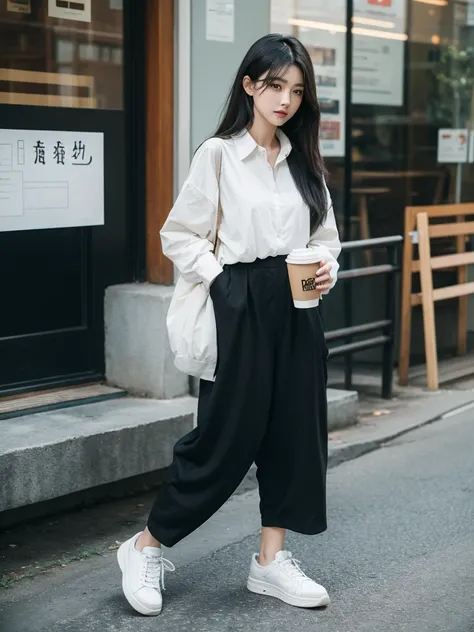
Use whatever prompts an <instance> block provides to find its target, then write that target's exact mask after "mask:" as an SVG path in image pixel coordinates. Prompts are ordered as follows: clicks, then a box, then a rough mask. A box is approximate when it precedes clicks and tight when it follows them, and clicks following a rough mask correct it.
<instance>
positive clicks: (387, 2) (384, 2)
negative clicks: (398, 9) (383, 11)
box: [367, 0, 392, 7]
mask: <svg viewBox="0 0 474 632" xmlns="http://www.w3.org/2000/svg"><path fill="white" fill-rule="evenodd" d="M367 2H368V3H369V4H376V5H377V6H378V7H391V6H392V0H367Z"/></svg>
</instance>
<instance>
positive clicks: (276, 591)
mask: <svg viewBox="0 0 474 632" xmlns="http://www.w3.org/2000/svg"><path fill="white" fill-rule="evenodd" d="M247 588H248V589H249V590H250V592H253V593H256V594H257V595H268V596H269V597H276V599H280V600H281V601H284V602H285V603H287V604H289V605H290V606H296V607H298V608H320V607H322V606H327V605H328V604H329V602H330V599H329V595H328V594H326V595H324V596H323V597H317V598H314V597H313V598H312V597H298V596H296V595H290V594H288V593H286V592H285V591H284V590H282V589H281V588H278V586H274V585H273V584H269V583H267V582H262V581H260V580H259V579H254V578H253V577H249V578H248V581H247Z"/></svg>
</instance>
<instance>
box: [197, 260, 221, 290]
mask: <svg viewBox="0 0 474 632" xmlns="http://www.w3.org/2000/svg"><path fill="white" fill-rule="evenodd" d="M193 270H194V272H196V274H198V275H199V276H200V278H201V279H202V282H203V283H204V285H205V286H206V287H207V288H209V287H210V286H211V283H212V282H213V281H214V279H215V278H216V277H217V276H218V275H219V274H220V273H221V272H223V270H224V268H223V267H222V266H221V264H220V263H219V262H218V261H217V259H216V258H215V256H214V253H213V252H206V254H205V255H202V256H201V257H199V259H198V260H197V261H196V263H195V264H194V267H193Z"/></svg>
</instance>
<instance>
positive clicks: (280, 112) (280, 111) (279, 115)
mask: <svg viewBox="0 0 474 632" xmlns="http://www.w3.org/2000/svg"><path fill="white" fill-rule="evenodd" d="M275 114H276V115H277V116H278V117H279V118H285V117H286V116H288V112H284V111H283V110H278V112H275Z"/></svg>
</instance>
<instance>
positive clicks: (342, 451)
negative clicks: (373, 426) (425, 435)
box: [328, 399, 474, 469]
mask: <svg viewBox="0 0 474 632" xmlns="http://www.w3.org/2000/svg"><path fill="white" fill-rule="evenodd" d="M471 406H472V407H474V399H473V400H472V401H471V402H470V403H469V402H468V403H462V404H457V405H456V406H453V407H452V408H448V409H447V410H444V411H443V412H441V413H438V414H436V415H435V416H432V417H429V418H427V419H420V421H419V422H415V423H413V424H411V425H409V426H407V427H406V428H403V429H398V430H395V431H391V432H390V431H388V432H386V433H385V434H383V435H381V436H380V437H377V438H376V439H367V440H362V441H353V442H350V443H347V444H344V445H340V446H331V445H329V455H328V469H329V468H332V467H337V466H338V465H340V464H341V463H345V462H346V461H353V460H354V459H357V458H359V457H360V456H363V455H364V454H369V453H370V452H374V451H375V450H377V449H379V448H381V447H382V446H383V445H385V444H386V443H389V442H390V441H394V440H395V439H398V438H399V437H402V436H403V435H405V434H408V433H409V432H413V431H414V430H418V429H419V428H423V427H424V426H428V425H430V424H433V423H436V422H437V421H441V420H442V419H444V418H445V417H447V416H451V415H453V414H455V413H456V411H458V410H459V412H462V410H464V409H467V408H470V407H471Z"/></svg>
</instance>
